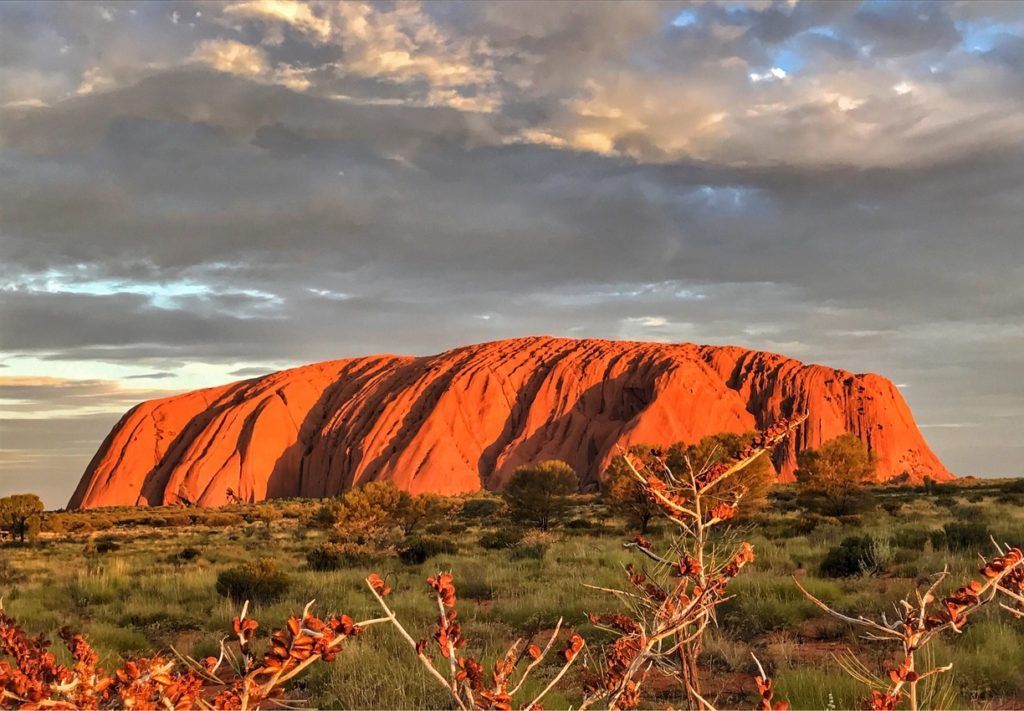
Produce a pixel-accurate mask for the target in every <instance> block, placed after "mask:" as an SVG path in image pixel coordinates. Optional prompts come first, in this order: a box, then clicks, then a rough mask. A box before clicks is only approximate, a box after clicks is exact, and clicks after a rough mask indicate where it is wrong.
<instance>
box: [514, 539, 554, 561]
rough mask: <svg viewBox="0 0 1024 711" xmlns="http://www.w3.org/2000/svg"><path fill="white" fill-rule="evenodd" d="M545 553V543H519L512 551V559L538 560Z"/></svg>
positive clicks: (546, 550)
mask: <svg viewBox="0 0 1024 711" xmlns="http://www.w3.org/2000/svg"><path fill="white" fill-rule="evenodd" d="M547 552H548V546H547V544H545V543H520V544H519V545H518V546H515V547H514V548H513V549H512V557H513V558H516V559H519V560H521V559H526V558H532V559H534V560H540V559H541V558H543V557H544V555H545V554H546V553H547Z"/></svg>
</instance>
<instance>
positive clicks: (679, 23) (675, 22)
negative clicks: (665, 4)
mask: <svg viewBox="0 0 1024 711" xmlns="http://www.w3.org/2000/svg"><path fill="white" fill-rule="evenodd" d="M695 24H697V13H696V12H695V11H694V10H690V9H687V10H683V11H682V12H680V13H679V14H678V15H676V16H675V17H674V18H672V26H673V27H690V26H692V25H695Z"/></svg>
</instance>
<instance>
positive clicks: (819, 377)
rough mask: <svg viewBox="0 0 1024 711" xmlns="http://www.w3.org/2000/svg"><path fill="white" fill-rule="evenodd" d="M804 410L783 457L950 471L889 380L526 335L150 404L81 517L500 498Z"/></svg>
mask: <svg viewBox="0 0 1024 711" xmlns="http://www.w3.org/2000/svg"><path fill="white" fill-rule="evenodd" d="M800 411H807V412H809V413H810V417H809V418H808V420H807V422H806V423H805V424H804V425H803V426H802V427H801V428H800V430H799V431H798V433H797V434H796V436H795V437H794V438H793V440H792V441H791V442H788V443H787V444H786V445H784V446H783V447H782V448H780V449H779V450H778V451H776V453H775V465H776V468H777V470H778V471H779V472H780V478H781V479H782V480H785V481H789V480H792V478H793V468H794V466H795V462H796V452H797V451H799V450H801V449H804V448H808V447H811V448H813V447H817V446H818V445H819V444H821V443H822V442H824V441H826V440H828V439H831V438H832V437H835V436H837V435H839V434H842V433H844V432H852V433H855V434H856V435H857V436H858V437H860V438H861V439H862V440H863V441H864V442H865V443H866V444H867V445H868V447H869V448H870V449H871V451H872V452H873V453H874V454H875V457H876V459H877V463H878V479H879V480H880V481H883V480H888V479H890V478H893V477H897V476H900V475H903V474H904V473H906V474H907V475H908V479H909V481H913V482H919V481H921V480H922V479H923V478H924V477H925V476H931V477H932V478H933V479H936V480H944V479H949V478H951V477H952V475H951V474H950V473H949V471H947V469H946V468H945V467H944V466H943V465H942V463H941V462H940V461H939V460H938V458H937V457H936V456H935V455H934V454H933V453H932V451H931V450H930V449H929V448H928V445H927V444H926V443H925V441H924V439H923V438H922V436H921V433H920V432H919V431H918V429H917V426H916V425H915V423H914V419H913V417H912V415H911V414H910V410H909V409H908V407H907V405H906V403H905V402H904V401H903V398H902V397H901V396H900V393H899V392H898V390H897V389H896V388H895V387H894V386H893V384H892V383H890V382H889V381H888V380H886V379H885V378H882V377H879V376H877V375H872V374H867V375H854V374H852V373H848V372H846V371H842V370H835V369H832V368H826V367H823V366H818V365H804V364H802V363H799V362H797V361H795V360H792V359H790V358H785V357H783V356H780V355H775V354H772V353H763V352H757V351H749V350H745V349H742V348H735V347H715V346H697V345H692V344H662V343H633V342H618V341H601V340H572V339H561V338H542V337H537V338H523V339H515V340H508V341H499V342H494V343H485V344H480V345H475V346H467V347H464V348H457V349H455V350H451V351H448V352H446V353H442V354H440V355H436V356H428V357H423V358H413V357H399V356H371V357H367V358H353V359H349V360H339V361H332V362H327V363H318V364H315V365H309V366H305V367H301V368H295V369H292V370H286V371H282V372H280V373H274V374H272V375H267V376H264V377H260V378H255V379H252V380H246V381H243V382H239V383H233V384H230V385H225V386H221V387H217V388H209V389H206V390H198V391H195V392H191V393H186V394H184V395H177V396H174V397H169V398H165V399H162V400H153V401H150V402H144V403H142V404H141V405H138V406H136V407H135V408H133V409H132V410H130V411H129V412H128V413H127V414H125V415H124V417H122V418H121V421H120V422H119V423H118V424H117V425H116V426H115V427H114V429H113V431H112V432H111V433H110V435H108V437H107V438H106V440H105V441H104V442H103V444H102V446H101V447H100V449H99V451H98V452H97V453H96V456H95V457H94V458H93V460H92V462H91V463H90V465H89V467H88V469H87V470H86V472H85V474H84V476H83V477H82V481H81V483H80V484H79V485H78V489H77V490H76V491H75V493H74V496H73V497H72V499H71V501H70V504H69V506H71V507H86V508H88V507H96V506H114V505H133V504H139V505H158V504H170V503H175V502H176V501H179V500H180V499H181V498H185V499H187V500H189V501H191V502H194V503H196V504H199V505H206V506H213V505H219V504H223V503H226V502H227V499H228V494H227V492H228V490H229V489H231V490H233V491H234V492H235V494H237V495H238V496H239V497H241V498H242V499H244V500H249V501H259V500H262V499H265V498H273V497H285V496H304V497H323V496H331V495H335V494H338V493H339V492H342V491H344V490H346V489H348V488H349V487H351V486H353V485H356V484H359V483H362V482H366V481H371V480H375V479H388V480H391V481H394V482H395V484H396V485H398V486H399V487H401V488H403V489H407V490H409V491H412V492H425V491H432V492H437V493H442V494H455V493H461V492H469V491H476V490H479V489H481V488H486V489H499V488H501V486H502V485H503V484H504V482H505V481H506V480H507V479H508V476H509V474H510V473H511V471H512V470H513V469H514V468H515V467H517V466H519V465H520V464H524V463H529V462H536V461H540V460H544V459H562V460H564V461H566V462H568V463H569V464H571V465H572V466H573V467H574V468H575V469H576V471H577V472H578V473H579V475H580V478H581V481H582V482H583V484H584V486H592V485H594V484H596V483H597V481H598V477H599V474H600V472H601V471H603V469H604V466H605V465H606V464H607V462H608V460H609V459H610V458H611V457H612V456H613V453H614V448H615V446H616V445H628V444H631V443H638V442H646V443H655V444H668V443H671V442H675V441H680V440H681V441H686V442H694V441H696V440H698V439H700V438H701V437H703V436H705V435H709V434H715V433H718V432H722V431H726V430H728V431H735V432H742V431H746V430H750V429H753V428H757V427H762V426H765V425H767V424H769V423H771V422H772V421H773V420H775V419H777V418H779V417H781V416H784V415H788V414H790V413H792V412H800Z"/></svg>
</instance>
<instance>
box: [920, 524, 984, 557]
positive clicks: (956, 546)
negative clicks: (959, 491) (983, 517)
mask: <svg viewBox="0 0 1024 711" xmlns="http://www.w3.org/2000/svg"><path fill="white" fill-rule="evenodd" d="M931 535H932V545H934V546H935V547H936V548H938V547H942V548H946V549H948V550H951V551H980V550H982V549H985V548H986V547H988V546H989V545H990V542H989V539H990V538H991V537H992V532H991V531H990V530H989V528H988V526H987V525H985V523H984V522H981V521H974V522H970V523H967V522H963V521H950V522H949V523H947V524H945V525H944V526H943V527H942V530H941V531H935V532H933V533H932V534H931Z"/></svg>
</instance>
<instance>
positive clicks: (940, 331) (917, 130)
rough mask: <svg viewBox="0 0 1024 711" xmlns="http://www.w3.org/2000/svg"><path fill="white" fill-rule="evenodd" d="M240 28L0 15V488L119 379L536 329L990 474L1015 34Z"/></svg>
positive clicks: (1022, 398) (1003, 361)
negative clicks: (771, 369)
mask: <svg viewBox="0 0 1024 711" xmlns="http://www.w3.org/2000/svg"><path fill="white" fill-rule="evenodd" d="M275 7H277V6H271V5H267V4H263V3H260V2H258V1H255V0H254V1H253V2H241V3H235V4H211V3H199V4H191V3H171V4H160V3H146V4H140V5H127V4H120V3H119V4H111V5H110V6H106V5H103V4H83V3H73V4H57V3H54V4H45V5H38V4H25V5H11V4H7V5H2V6H0V15H2V21H0V58H2V64H3V67H2V68H0V170H2V171H3V174H4V176H5V179H4V180H3V181H0V367H2V368H3V372H4V376H0V413H2V414H3V417H2V418H0V419H2V420H3V423H2V425H0V427H2V429H0V437H2V439H0V467H2V469H3V472H4V473H3V477H4V482H5V484H4V486H7V482H9V481H10V482H15V483H18V482H21V481H26V482H28V481H31V477H32V476H36V475H39V476H44V475H45V477H46V481H48V482H50V483H51V484H52V487H51V488H52V490H53V491H54V492H56V491H58V490H59V489H60V487H61V486H64V487H65V490H66V491H70V489H71V488H72V486H73V484H74V480H75V479H76V478H77V476H78V475H79V474H80V472H81V469H82V468H83V467H84V465H85V463H86V462H87V460H88V455H89V454H91V452H92V451H93V450H94V449H95V447H96V446H98V444H99V441H100V440H101V439H102V436H103V434H105V431H106V430H107V429H109V427H110V426H112V425H113V423H114V422H115V421H116V419H117V416H118V414H119V413H120V412H121V411H123V410H124V409H126V408H127V407H128V406H129V405H130V404H131V403H133V402H135V401H137V400H138V399H141V398H142V397H145V396H148V395H149V394H152V393H158V392H164V391H163V390H160V391H157V390H153V391H150V390H142V389H139V388H136V387H134V386H145V387H160V388H165V387H166V389H167V390H166V392H171V391H174V390H180V389H184V388H187V387H196V386H200V385H208V384H214V383H215V382H220V381H224V380H229V379H231V378H244V377H253V376H255V375H258V374H261V373H265V372H269V371H271V370H274V369H276V368H280V367H286V366H290V365H296V364H299V363H303V362H308V361H314V360H324V359H331V358H340V357H347V356H353V355H360V354H366V353H373V352H396V353H430V352H436V351H439V350H442V349H444V348H448V347H452V346H456V345H459V344H463V343H467V342H474V341H480V340H489V339H497V338H505V337H512V336H521V335H528V334H537V333H548V334H554V335H567V336H580V337H582V336H596V337H612V338H614V337H623V338H638V339H642V338H647V339H658V340H694V341H701V342H715V343H737V344H740V345H746V346H751V347H758V348H765V349H768V350H775V351H779V352H783V353H786V354H789V355H792V356H795V357H799V358H803V359H806V360H813V361H818V362H825V363H829V364H832V365H836V366H839V367H845V368H848V369H851V370H855V371H867V370H875V371H878V372H880V373H882V374H884V375H886V376H888V377H890V378H892V379H893V380H894V381H895V382H897V383H901V384H904V385H905V387H904V389H903V392H904V394H905V396H906V397H907V398H908V400H909V401H910V403H911V405H912V407H913V408H914V410H915V413H916V415H917V417H918V420H919V421H920V422H921V423H922V424H923V425H925V430H924V431H925V434H926V436H927V437H928V439H929V441H930V442H932V443H933V444H934V445H935V446H936V449H937V450H938V451H939V454H940V455H941V456H943V457H944V458H945V460H946V461H947V464H949V465H950V466H951V467H952V468H953V469H954V470H957V471H960V472H963V473H988V474H1009V473H1017V471H1018V469H1019V464H1018V462H1019V456H1018V455H1019V448H1016V447H1015V446H1014V445H1013V444H1012V442H1013V439H1014V437H1015V432H1016V430H1018V429H1019V427H1020V424H1021V422H1022V421H1024V405H1022V404H1021V403H1024V389H1022V386H1019V385H1016V383H1017V381H1018V379H1017V378H1016V377H1015V373H1016V370H1017V369H1018V361H1019V359H1020V354H1021V352H1022V349H1024V327H1022V324H1021V321H1020V314H1021V313H1022V312H1024V287H1021V283H1022V282H1021V278H1020V277H1021V271H1020V265H1021V264H1024V243H1022V242H1021V240H1020V239H1019V224H1020V209H1021V208H1020V200H1019V195H1020V191H1021V186H1022V183H1024V149H1022V148H1021V145H1024V144H1022V143H1021V141H1020V139H1021V137H1022V133H1024V119H1021V118H1020V117H1021V116H1024V112H1022V111H1021V108H1022V107H1021V106H1020V102H1021V98H1022V96H1021V94H1020V92H1019V82H1018V80H1017V79H1016V76H1017V74H1016V72H1017V70H1018V69H1019V67H1018V65H1019V64H1020V62H1019V61H1018V57H1017V54H1019V52H1018V49H1019V47H1017V45H1018V44H1019V43H1020V41H1021V40H1020V34H1021V32H1020V28H1022V27H1024V12H1020V11H1009V10H1008V9H1007V8H1006V7H1004V6H1000V7H999V8H997V9H995V10H993V12H991V13H989V14H985V13H979V12H978V11H976V10H973V9H968V8H965V7H962V6H959V5H944V4H936V3H929V4H925V5H920V6H918V5H911V4H892V5H879V4H876V3H869V4H859V3H799V4H796V5H795V6H793V5H790V4H788V3H772V4H762V3H753V4H750V5H740V4H699V5H694V6H692V7H691V6H688V5H686V4H684V3H679V4H667V3H655V4H646V3H626V4H613V3H601V4H598V5H590V6H581V5H579V4H577V3H564V4H563V3H548V2H545V3H537V4H535V5H531V6H528V7H527V6H524V5H523V4H521V3H508V4H502V3H487V4H484V3H444V4H440V3H435V4H428V5H424V6H415V5H412V6H403V8H404V9H401V10H400V11H399V10H398V9H396V7H395V6H392V5H389V4H382V5H373V6H366V7H365V8H364V7H363V6H359V5H355V4H348V5H344V6H338V5H333V4H332V5H310V6H304V7H306V8H307V10H308V12H304V11H303V10H302V9H301V7H303V6H298V7H300V9H298V10H296V12H295V13H293V14H292V15H290V16H289V17H290V18H291V19H282V18H281V17H280V16H279V15H275V14H274V11H275V10H274V8H275ZM584 7H585V8H586V9H585V10H584V9H583V8H584ZM357 21H362V22H365V28H366V29H365V32H362V33H355V32H353V31H352V30H351V28H352V27H353V26H354V25H353V23H354V22H357ZM27 33H36V35H38V36H39V37H43V38H44V39H45V41H46V42H49V43H50V45H52V46H53V47H56V48H57V49H56V51H49V50H47V51H43V50H40V49H38V47H36V46H35V45H33V44H32V43H28V42H26V41H23V39H24V37H25V36H27ZM979 33H980V35H984V39H985V41H986V42H987V44H986V47H985V48H984V49H977V48H974V47H973V45H972V44H971V43H976V42H979V41H980V40H978V39H977V37H978V36H979ZM5 39H6V40H10V42H5V41H4V40H5ZM150 39H151V40H152V41H148V40H150ZM64 47H66V48H67V49H66V50H64V51H61V48H64ZM33 91H35V92H36V94H33V93H32V92H33ZM12 373H13V375H11V374H12ZM43 376H50V377H53V378H56V379H57V380H55V381H54V382H44V381H38V380H37V381H26V380H24V378H26V377H34V378H40V377H43ZM2 403H8V405H2ZM46 413H49V414H48V415H47V414H46ZM51 423H52V425H53V426H58V427H60V428H62V430H66V431H68V432H69V433H72V434H73V436H69V437H68V438H66V441H65V438H63V437H62V438H61V440H60V442H58V443H57V444H54V443H53V439H52V437H51V438H50V444H49V445H44V441H45V440H46V431H47V428H49V427H50V426H51ZM11 442H13V443H14V445H13V446H12V445H11V444H10V443H11ZM26 471H27V472H31V473H32V474H31V475H27V474H24V473H23V472H26ZM8 473H9V474H8ZM18 477H21V478H18ZM62 482H63V483H62ZM15 483H12V484H10V487H15ZM49 485H50V484H48V486H49ZM18 486H20V483H18ZM10 487H8V488H10ZM15 488H16V487H15ZM54 496H56V498H58V499H59V498H60V497H59V496H57V495H56V494H54ZM53 503H59V501H53Z"/></svg>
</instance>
